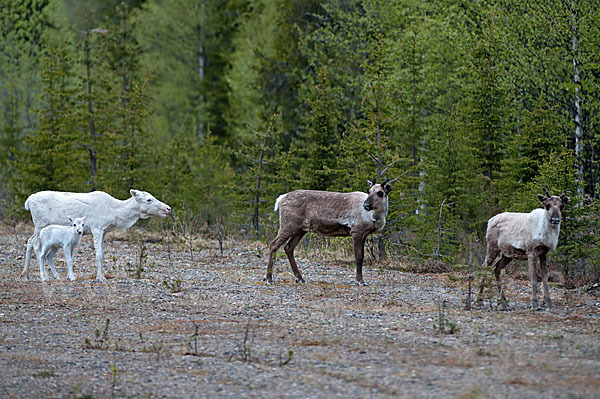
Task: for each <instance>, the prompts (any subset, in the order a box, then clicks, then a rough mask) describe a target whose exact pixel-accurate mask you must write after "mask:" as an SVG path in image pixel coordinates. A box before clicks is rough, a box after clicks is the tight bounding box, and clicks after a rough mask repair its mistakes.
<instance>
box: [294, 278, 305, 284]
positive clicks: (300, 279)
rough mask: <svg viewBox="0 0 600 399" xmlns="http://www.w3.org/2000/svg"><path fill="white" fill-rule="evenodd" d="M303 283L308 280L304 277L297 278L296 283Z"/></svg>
mask: <svg viewBox="0 0 600 399" xmlns="http://www.w3.org/2000/svg"><path fill="white" fill-rule="evenodd" d="M303 283H306V281H304V279H303V278H302V277H300V278H296V284H303Z"/></svg>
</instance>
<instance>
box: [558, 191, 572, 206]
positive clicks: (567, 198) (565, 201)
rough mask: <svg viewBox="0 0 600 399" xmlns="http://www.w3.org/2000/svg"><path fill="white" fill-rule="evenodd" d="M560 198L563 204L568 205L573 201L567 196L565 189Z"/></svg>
mask: <svg viewBox="0 0 600 399" xmlns="http://www.w3.org/2000/svg"><path fill="white" fill-rule="evenodd" d="M560 200H561V201H562V202H563V205H567V204H568V203H569V202H570V201H571V198H569V197H567V192H566V191H563V192H562V194H561V195H560Z"/></svg>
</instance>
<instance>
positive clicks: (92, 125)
mask: <svg viewBox="0 0 600 399" xmlns="http://www.w3.org/2000/svg"><path fill="white" fill-rule="evenodd" d="M90 33H91V32H90V30H89V29H88V30H87V31H86V32H85V39H84V40H85V42H84V53H85V71H86V78H87V95H88V98H87V103H88V117H89V126H90V139H91V141H90V146H89V147H88V151H89V153H90V183H91V191H95V190H96V161H97V158H96V149H95V146H96V126H95V121H94V102H93V100H92V61H91V59H90Z"/></svg>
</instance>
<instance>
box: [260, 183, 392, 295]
mask: <svg viewBox="0 0 600 399" xmlns="http://www.w3.org/2000/svg"><path fill="white" fill-rule="evenodd" d="M386 183H387V181H385V182H383V183H382V184H375V183H373V184H372V185H371V188H370V189H369V193H368V194H366V193H362V192H353V193H336V192H329V191H315V190H297V191H293V192H291V193H287V194H283V195H280V196H279V198H277V200H276V201H275V211H277V210H279V232H278V234H277V237H275V239H274V240H273V242H271V245H270V247H269V249H270V252H269V264H268V266H267V276H266V280H267V281H268V282H273V273H272V270H273V256H274V254H275V252H276V251H277V250H278V249H279V247H281V245H283V244H284V243H285V242H287V244H286V245H285V248H284V249H285V253H286V255H287V257H288V260H289V262H290V265H291V267H292V271H293V272H294V275H295V276H296V281H297V282H304V278H303V277H302V274H301V273H300V270H299V269H298V266H297V264H296V260H295V259H294V248H296V245H298V243H299V242H300V240H301V239H302V237H304V235H305V234H306V233H309V232H310V233H317V234H321V235H325V236H351V237H352V241H353V246H354V256H355V260H356V281H358V282H359V283H364V281H363V277H362V263H363V258H364V242H365V239H366V237H367V236H368V235H369V234H371V233H373V232H374V231H379V230H381V229H383V227H384V226H385V218H386V216H387V212H388V194H389V192H390V191H391V189H392V187H391V186H390V185H389V184H388V185H386Z"/></svg>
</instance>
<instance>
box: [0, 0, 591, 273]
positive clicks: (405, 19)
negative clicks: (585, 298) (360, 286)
mask: <svg viewBox="0 0 600 399" xmlns="http://www.w3.org/2000/svg"><path fill="white" fill-rule="evenodd" d="M9 3H10V4H8V3H7V6H6V7H3V8H2V9H0V31H1V32H2V33H3V35H2V37H1V38H0V45H1V46H2V48H3V50H4V51H2V53H1V54H0V77H1V78H2V79H0V105H1V108H0V200H1V201H2V206H1V207H0V213H1V214H2V215H8V214H9V212H8V211H9V210H12V211H16V210H19V211H18V212H23V211H21V208H22V206H21V204H22V201H23V200H24V199H25V197H26V196H27V195H29V194H31V192H33V191H38V190H42V189H56V190H70V191H87V190H91V189H102V190H105V191H108V192H109V193H111V194H113V195H114V196H116V197H120V198H124V197H127V196H128V189H129V188H131V187H136V188H140V189H144V190H148V191H150V192H152V193H153V194H154V195H156V196H157V197H158V198H160V199H161V200H164V201H165V202H167V203H169V204H170V205H171V206H172V208H173V214H174V216H175V217H174V219H168V220H166V223H167V224H169V223H174V224H175V225H176V227H177V228H178V229H179V228H181V230H182V231H183V232H184V233H183V234H184V235H186V237H188V238H189V239H188V240H187V241H186V242H188V243H189V248H190V251H191V253H193V239H192V236H193V234H195V233H198V232H205V233H207V234H208V235H210V236H213V237H216V238H218V239H219V240H220V242H222V239H223V236H224V234H225V233H231V232H233V231H235V230H242V229H243V230H246V231H248V229H247V226H248V225H249V224H251V225H252V226H253V227H252V230H253V232H254V236H255V237H257V238H264V237H265V236H269V238H270V235H271V233H272V230H273V229H274V228H275V222H276V218H275V215H274V213H273V212H272V206H273V203H274V201H275V199H276V198H277V196H278V195H280V194H282V193H284V192H287V191H290V190H294V189H300V188H305V189H306V188H314V189H326V190H338V191H352V190H364V189H365V188H366V180H367V179H372V178H373V177H377V179H378V181H381V180H382V179H385V178H392V179H394V178H397V177H399V179H398V180H396V181H395V182H394V190H393V191H392V193H391V196H390V214H389V215H388V226H387V227H386V231H385V237H386V239H387V242H388V243H391V244H393V245H389V246H388V248H391V251H392V252H393V253H394V254H395V255H397V256H409V257H410V258H411V259H414V260H417V261H419V262H422V261H427V260H429V258H431V257H438V259H440V260H443V261H446V262H464V258H465V256H467V254H472V253H473V252H474V249H473V244H472V242H473V237H475V236H477V237H479V239H480V240H482V239H483V235H484V231H485V225H486V221H487V220H488V219H489V217H491V216H492V215H494V214H496V213H498V212H501V211H504V210H516V211H526V212H528V211H530V210H531V209H532V208H535V207H538V206H539V205H538V202H537V199H536V197H535V195H536V194H537V193H539V192H540V190H541V187H543V186H546V187H548V189H549V190H550V191H552V192H553V193H560V192H562V191H563V190H567V193H568V194H569V195H570V197H571V198H572V203H571V204H570V205H569V206H568V207H567V208H566V210H565V220H564V223H563V226H562V228H561V230H562V232H561V238H560V240H561V241H560V244H559V247H558V249H557V250H556V251H555V252H554V253H553V254H552V255H551V261H552V262H553V264H554V265H555V266H556V267H558V268H559V269H560V270H562V271H563V272H564V273H565V275H567V277H569V278H574V279H576V278H589V279H594V278H597V276H598V275H600V272H599V271H598V270H597V267H596V266H595V265H596V264H597V263H598V262H597V259H598V251H597V236H598V234H597V233H598V232H597V229H596V227H595V223H594V221H595V220H596V216H597V212H598V210H597V208H598V198H599V196H600V189H599V188H598V177H599V176H600V169H599V168H598V154H599V153H600V134H599V133H598V126H600V123H599V121H600V100H599V99H600V89H599V87H600V85H598V77H599V76H600V73H598V72H599V70H600V69H599V68H600V58H599V57H600V56H599V55H598V54H599V53H598V51H597V47H598V43H599V42H600V23H599V21H600V5H599V4H597V2H574V3H572V4H571V3H569V2H565V1H562V0H541V1H537V2H533V3H531V2H530V3H525V2H522V1H517V0H502V1H497V2H492V3H490V2H485V1H482V0H477V1H470V2H464V1H457V2H440V1H433V2H423V1H420V0H404V1H402V2H388V1H383V0H372V1H367V2H364V1H359V0H349V1H347V0H344V1H342V0H324V1H320V0H310V1H302V2H298V1H293V2H289V1H284V0H276V1H267V0H258V1H253V2H250V1H247V0H227V1H225V2H211V1H207V0H203V1H200V2H197V1H191V0H185V1H180V2H175V3H173V2H169V1H166V0H149V1H144V2H143V1H138V0H133V1H127V2H116V1H112V0H111V1H109V2H106V4H104V3H103V4H102V5H99V6H98V7H96V12H93V11H92V9H91V4H92V3H91V2H89V1H87V0H86V1H82V2H73V1H70V0H67V1H58V0H19V1H13V2H9ZM118 3H120V5H118ZM67 17H68V18H69V20H70V21H71V23H72V24H73V25H75V26H77V28H73V27H72V26H69V24H68V23H67V22H66V19H67ZM273 115H276V117H274V116H273ZM211 132H212V133H211ZM260 159H262V160H263V161H262V163H261V162H260V161H259V160H260ZM94 160H95V169H93V168H94ZM12 211H11V212H12ZM18 212H16V213H18ZM13 213H14V212H13ZM169 227H173V226H169ZM382 242H383V241H382V240H381V239H380V240H379V241H378V244H379V248H382Z"/></svg>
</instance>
